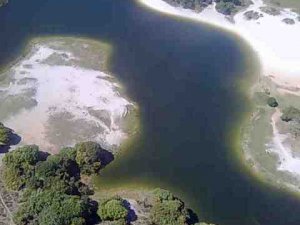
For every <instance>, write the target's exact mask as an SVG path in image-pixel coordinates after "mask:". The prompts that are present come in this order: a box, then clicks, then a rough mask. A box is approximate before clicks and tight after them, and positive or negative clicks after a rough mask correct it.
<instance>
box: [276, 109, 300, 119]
mask: <svg viewBox="0 0 300 225" xmlns="http://www.w3.org/2000/svg"><path fill="white" fill-rule="evenodd" d="M280 118H281V120H283V121H285V122H289V121H292V120H293V121H295V120H296V121H300V110H299V109H297V108H295V107H293V106H290V107H287V108H285V109H283V110H282V115H281V117H280Z"/></svg>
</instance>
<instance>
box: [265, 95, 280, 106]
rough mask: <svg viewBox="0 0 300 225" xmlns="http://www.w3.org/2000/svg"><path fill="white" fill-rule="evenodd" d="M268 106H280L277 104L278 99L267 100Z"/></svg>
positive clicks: (270, 98)
mask: <svg viewBox="0 0 300 225" xmlns="http://www.w3.org/2000/svg"><path fill="white" fill-rule="evenodd" d="M267 104H268V105H269V106H270V107H273V108H275V107H277V106H278V102H277V100H276V98H274V97H269V98H268V100H267Z"/></svg>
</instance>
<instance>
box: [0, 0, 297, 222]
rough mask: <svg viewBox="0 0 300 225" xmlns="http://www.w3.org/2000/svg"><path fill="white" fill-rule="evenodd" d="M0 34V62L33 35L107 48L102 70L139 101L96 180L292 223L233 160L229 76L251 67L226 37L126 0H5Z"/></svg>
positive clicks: (235, 112)
mask: <svg viewBox="0 0 300 225" xmlns="http://www.w3.org/2000/svg"><path fill="white" fill-rule="evenodd" d="M0 33H1V35H0V64H2V65H5V64H6V63H8V62H10V61H12V60H13V59H15V58H16V57H17V56H18V55H19V54H20V53H21V50H22V47H23V46H24V44H25V43H26V40H28V39H29V38H31V37H35V36H37V35H50V34H53V35H79V36H87V37H91V38H96V39H101V40H104V41H108V42H109V43H111V44H112V45H113V46H114V55H113V57H112V59H111V65H110V67H111V71H112V72H113V73H114V74H116V75H118V78H119V80H120V81H121V83H123V84H124V86H125V87H126V89H127V94H128V95H129V97H130V98H131V99H133V100H134V101H135V102H137V104H138V105H139V107H140V111H141V120H142V134H141V137H140V138H139V140H137V141H136V142H135V143H134V144H133V145H132V146H131V147H130V150H128V152H126V153H124V157H122V155H121V157H119V158H118V159H117V160H116V161H115V162H114V163H113V164H111V166H109V167H108V168H107V169H106V170H105V171H104V173H103V177H104V178H103V181H102V182H105V183H106V185H108V186H118V185H120V184H130V183H131V184H132V183H134V184H136V185H139V184H143V183H146V184H147V185H149V186H156V185H161V186H163V187H166V188H170V189H172V190H174V191H176V192H177V193H178V194H180V195H181V196H182V197H183V198H184V200H185V201H186V202H187V203H188V204H189V206H191V207H193V208H194V209H195V210H196V212H197V213H199V215H200V216H201V218H205V220H208V221H211V222H215V223H218V224H220V225H253V224H263V225H268V224H269V225H287V224H291V225H293V224H295V225H296V224H299V221H300V201H299V200H298V199H296V198H295V197H294V196H292V195H289V194H287V193H283V192H279V191H275V190H273V188H270V187H268V186H267V185H262V184H260V183H259V182H258V181H257V180H256V179H252V178H251V177H249V176H248V173H247V172H246V171H245V169H244V167H243V166H242V164H241V163H239V162H237V158H238V157H236V156H235V152H236V151H234V149H233V146H234V145H235V143H236V138H237V137H236V136H237V133H238V132H233V133H234V135H229V134H231V133H232V129H234V131H238V129H239V127H238V126H237V124H236V123H237V122H239V121H240V120H241V118H242V117H243V115H244V114H245V113H247V112H249V110H250V108H249V102H248V101H247V98H246V97H245V95H242V94H241V93H240V85H241V84H240V83H239V82H237V80H240V79H243V78H244V79H246V78H247V76H248V75H253V76H254V74H256V72H257V68H256V66H255V65H253V63H252V59H251V55H252V52H251V51H250V49H248V48H247V47H246V46H245V45H244V44H243V43H241V42H240V41H239V40H238V39H237V38H236V37H234V36H232V35H230V34H227V33H224V32H223V31H220V30H216V29H213V28H211V27H209V26H204V25H201V24H199V23H195V22H191V21H188V20H182V19H178V18H174V17H169V16H165V15H161V14H159V13H157V12H154V11H151V10H149V9H146V8H144V7H142V6H141V5H139V4H138V3H136V2H135V1H130V0H98V1H83V0H74V1H72V3H71V2H70V1H68V0H60V1H53V0H52V1H51V0H31V1H30V2H28V1H22V0H12V1H11V2H10V4H8V6H7V7H5V8H1V9H0ZM241 46H242V47H241ZM245 53H246V54H245ZM246 55H247V56H246ZM248 57H250V58H248ZM249 85H250V84H248V86H249ZM246 86H247V85H246ZM238 125H240V124H238ZM237 151H238V150H237ZM125 155H126V156H125ZM100 185H101V184H100Z"/></svg>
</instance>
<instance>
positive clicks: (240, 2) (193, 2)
mask: <svg viewBox="0 0 300 225" xmlns="http://www.w3.org/2000/svg"><path fill="white" fill-rule="evenodd" d="M164 1H166V2H167V3H169V4H171V5H174V6H180V7H183V8H185V9H192V10H196V11H201V10H203V9H204V8H205V7H207V6H208V5H210V4H212V3H213V2H216V9H217V11H218V12H220V13H222V14H225V15H232V14H234V13H236V12H237V11H238V10H239V9H240V8H241V7H243V6H246V5H248V4H249V3H250V1H249V0H164Z"/></svg>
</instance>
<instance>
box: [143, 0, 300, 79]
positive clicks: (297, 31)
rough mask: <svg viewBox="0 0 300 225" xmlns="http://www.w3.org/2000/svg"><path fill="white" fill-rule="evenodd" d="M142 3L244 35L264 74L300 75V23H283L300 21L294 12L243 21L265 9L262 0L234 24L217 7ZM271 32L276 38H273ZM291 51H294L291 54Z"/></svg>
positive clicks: (157, 0) (239, 15)
mask: <svg viewBox="0 0 300 225" xmlns="http://www.w3.org/2000/svg"><path fill="white" fill-rule="evenodd" d="M138 2H140V3H141V4H142V5H144V6H147V7H149V8H152V9H154V10H157V11H159V12H162V13H165V14H169V15H174V16H179V17H181V18H186V19H192V20H194V21H198V22H202V23H205V24H208V25H212V26H215V27H217V28H221V29H224V30H226V31H229V32H232V33H234V34H236V35H238V36H240V37H241V38H242V39H244V40H246V41H247V43H248V44H249V45H250V46H251V47H252V48H253V49H254V51H255V52H256V53H257V55H258V57H259V58H260V62H261V66H262V68H261V74H262V75H265V76H267V75H273V76H279V77H280V78H282V76H287V78H288V77H289V76H295V75H296V74H299V73H300V66H299V63H300V45H299V44H298V45H297V43H298V40H299V38H300V22H298V21H297V22H296V23H295V24H294V25H289V24H285V23H284V22H282V21H281V19H283V18H285V17H286V16H289V15H290V16H291V17H293V18H294V19H296V18H297V14H296V13H295V12H292V10H291V9H282V15H280V16H271V15H269V14H266V13H263V12H261V13H263V15H264V16H263V17H262V18H260V19H258V20H255V21H254V20H246V19H245V18H243V13H244V12H246V11H248V10H254V9H255V10H257V9H258V8H259V7H261V6H265V4H264V3H263V2H262V0H254V1H253V2H254V5H250V6H249V7H248V8H247V9H244V10H242V11H240V12H238V13H237V14H236V15H234V16H233V19H234V21H235V23H232V22H230V21H229V20H228V19H227V18H226V16H225V15H223V14H220V13H218V12H217V11H216V10H215V9H214V7H213V6H208V7H207V8H205V9H204V10H203V11H202V12H200V13H197V12H194V11H192V10H190V9H183V8H178V7H174V6H171V5H169V4H168V3H166V2H164V1H163V0H138ZM270 33H272V38H273V39H272V38H269V34H270ZM274 37H276V38H274ZM282 42H284V45H283V44H282ZM280 43H281V45H280ZM290 49H293V51H292V52H291V51H290ZM276 78H278V77H276ZM278 82H280V79H278Z"/></svg>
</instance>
